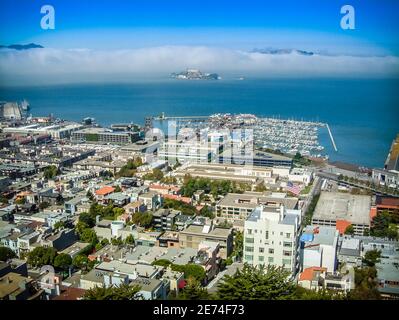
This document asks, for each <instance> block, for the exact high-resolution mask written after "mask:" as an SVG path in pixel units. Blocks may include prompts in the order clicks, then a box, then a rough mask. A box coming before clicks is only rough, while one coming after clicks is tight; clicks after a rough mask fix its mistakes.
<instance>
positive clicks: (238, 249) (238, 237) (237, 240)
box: [233, 231, 244, 260]
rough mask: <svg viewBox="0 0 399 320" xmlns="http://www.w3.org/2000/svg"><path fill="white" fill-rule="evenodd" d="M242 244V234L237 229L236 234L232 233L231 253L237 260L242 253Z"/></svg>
mask: <svg viewBox="0 0 399 320" xmlns="http://www.w3.org/2000/svg"><path fill="white" fill-rule="evenodd" d="M243 244H244V235H243V233H242V232H240V231H237V232H236V234H235V235H234V249H233V255H234V256H235V257H236V258H237V259H239V260H241V258H242V255H243Z"/></svg>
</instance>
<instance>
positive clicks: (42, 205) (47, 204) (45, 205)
mask: <svg viewBox="0 0 399 320" xmlns="http://www.w3.org/2000/svg"><path fill="white" fill-rule="evenodd" d="M49 206H50V203H48V202H46V201H43V202H41V203H40V204H39V209H40V210H44V209H46V208H48V207H49Z"/></svg>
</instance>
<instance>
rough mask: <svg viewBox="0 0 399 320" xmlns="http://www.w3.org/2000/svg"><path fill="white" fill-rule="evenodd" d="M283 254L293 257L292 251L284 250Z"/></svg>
mask: <svg viewBox="0 0 399 320" xmlns="http://www.w3.org/2000/svg"><path fill="white" fill-rule="evenodd" d="M283 255H284V256H286V257H291V251H283Z"/></svg>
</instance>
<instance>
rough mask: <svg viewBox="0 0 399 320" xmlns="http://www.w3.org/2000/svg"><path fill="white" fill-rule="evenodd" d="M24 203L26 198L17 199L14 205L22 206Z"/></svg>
mask: <svg viewBox="0 0 399 320" xmlns="http://www.w3.org/2000/svg"><path fill="white" fill-rule="evenodd" d="M25 203H26V198H19V199H17V200H15V204H19V205H22V204H25Z"/></svg>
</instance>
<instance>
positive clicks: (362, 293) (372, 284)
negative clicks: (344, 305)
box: [348, 267, 381, 300]
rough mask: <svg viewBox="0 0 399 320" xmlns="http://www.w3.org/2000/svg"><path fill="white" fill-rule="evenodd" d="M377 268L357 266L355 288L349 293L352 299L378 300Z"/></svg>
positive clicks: (379, 296) (379, 297)
mask: <svg viewBox="0 0 399 320" xmlns="http://www.w3.org/2000/svg"><path fill="white" fill-rule="evenodd" d="M376 278H377V269H376V268H375V267H366V268H355V289H354V290H351V291H350V292H349V293H348V298H349V299H350V300H378V299H381V295H380V293H379V291H378V289H377V281H376V280H375V279H376Z"/></svg>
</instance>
